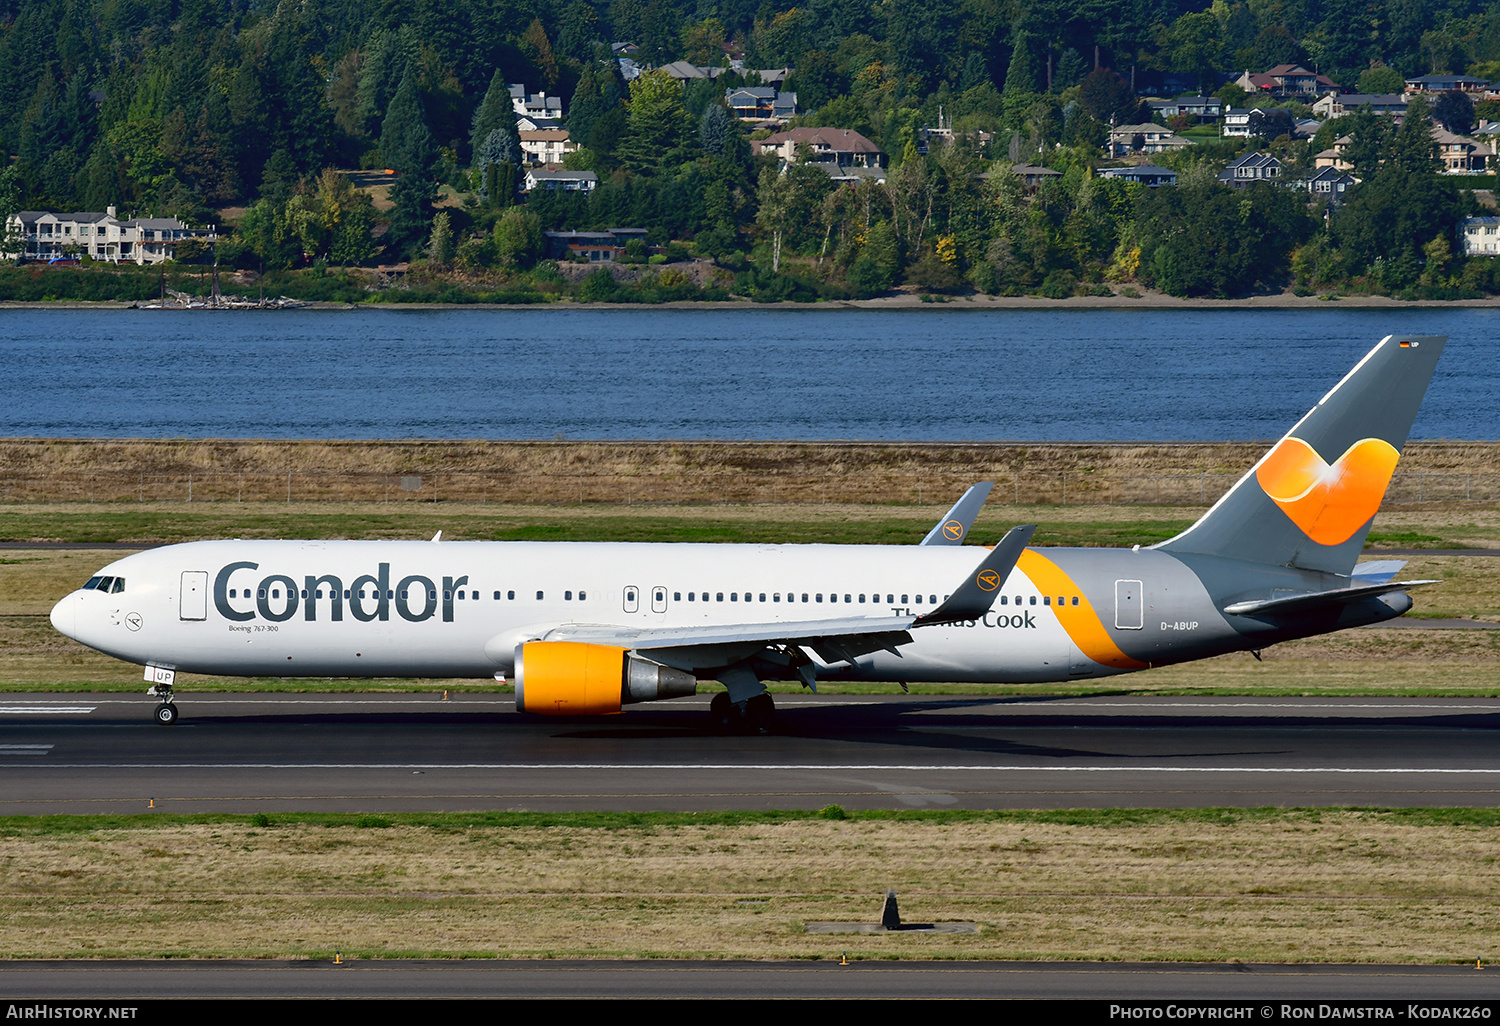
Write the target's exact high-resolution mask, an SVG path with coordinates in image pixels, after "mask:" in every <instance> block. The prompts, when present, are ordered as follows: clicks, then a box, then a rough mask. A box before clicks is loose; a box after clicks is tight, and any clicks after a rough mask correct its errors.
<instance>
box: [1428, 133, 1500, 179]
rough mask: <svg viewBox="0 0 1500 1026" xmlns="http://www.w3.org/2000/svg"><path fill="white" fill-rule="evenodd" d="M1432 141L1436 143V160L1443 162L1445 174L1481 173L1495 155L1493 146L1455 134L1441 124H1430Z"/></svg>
mask: <svg viewBox="0 0 1500 1026" xmlns="http://www.w3.org/2000/svg"><path fill="white" fill-rule="evenodd" d="M1432 141H1433V142H1435V143H1437V151H1438V160H1440V161H1442V163H1443V174H1445V175H1477V174H1482V173H1483V172H1484V170H1485V168H1486V166H1487V165H1488V163H1489V159H1490V158H1491V157H1493V156H1494V155H1495V150H1494V147H1492V146H1490V145H1489V144H1488V143H1482V142H1480V141H1479V140H1478V139H1471V138H1469V137H1468V136H1466V135H1455V134H1453V133H1452V132H1450V131H1448V130H1447V129H1446V128H1444V127H1443V126H1442V125H1433V126H1432Z"/></svg>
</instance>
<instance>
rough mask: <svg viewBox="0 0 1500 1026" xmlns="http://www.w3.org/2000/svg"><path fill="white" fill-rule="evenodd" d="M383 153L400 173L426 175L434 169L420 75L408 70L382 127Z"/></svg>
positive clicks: (433, 149)
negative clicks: (418, 79)
mask: <svg viewBox="0 0 1500 1026" xmlns="http://www.w3.org/2000/svg"><path fill="white" fill-rule="evenodd" d="M380 152H381V155H382V156H384V157H385V160H386V163H387V164H388V165H389V166H390V167H391V168H393V169H395V171H396V173H397V174H400V175H411V176H426V175H428V174H429V173H430V172H431V170H432V162H433V158H434V157H435V156H436V152H437V151H436V149H435V148H434V146H433V145H432V133H431V132H429V131H428V130H427V122H426V119H425V118H424V117H423V114H422V101H421V98H420V97H419V96H418V95H417V80H416V76H415V75H413V74H412V73H411V71H410V70H408V71H407V73H406V74H405V75H403V76H402V78H401V87H400V88H399V89H397V90H396V95H395V97H394V98H393V99H392V100H391V106H390V109H389V110H388V111H387V112H386V115H385V122H384V123H383V124H382V125H381V128H380Z"/></svg>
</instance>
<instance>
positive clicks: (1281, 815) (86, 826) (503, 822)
mask: <svg viewBox="0 0 1500 1026" xmlns="http://www.w3.org/2000/svg"><path fill="white" fill-rule="evenodd" d="M1349 815H1352V816H1358V817H1359V818H1361V819H1362V820H1365V821H1369V822H1386V821H1388V822H1390V823H1398V824H1402V825H1404V826H1412V827H1423V826H1445V827H1446V826H1465V827H1475V828H1482V829H1486V830H1494V829H1500V809H1486V808H1463V807H1448V808H1391V807H1385V806H1354V805H1350V806H1334V807H1328V806H1318V807H1282V806H1273V805H1264V806H1254V807H1250V808H1238V807H1211V808H1164V809H1107V808H1106V809H846V808H844V807H843V806H840V805H827V806H824V807H823V808H821V809H745V810H735V809H726V810H710V811H704V812H666V811H658V812H613V811H580V812H530V811H479V812H390V813H379V814H372V813H365V812H273V813H264V812H256V813H250V814H245V813H217V812H205V813H171V812H151V813H140V814H134V815H102V814H83V815H48V816H0V837H45V836H53V835H57V836H66V835H80V834H92V833H97V832H98V831H101V830H160V829H164V828H168V827H181V826H238V827H244V828H246V829H260V830H269V829H275V828H278V827H293V826H299V827H304V826H305V827H324V828H328V829H350V828H352V829H357V830H388V829H391V828H392V827H398V826H400V827H420V828H424V829H428V830H438V831H466V830H481V829H483V830H489V829H497V830H516V829H526V830H649V829H655V828H665V827H689V826H691V827H723V826H735V827H741V826H756V825H764V824H772V823H799V822H807V821H813V820H832V821H849V822H869V823H927V824H933V825H950V824H957V823H1021V824H1025V823H1057V824H1065V825H1067V826H1079V827H1096V828H1100V829H1111V828H1116V827H1150V826H1161V825H1165V824H1213V825H1219V826H1231V825H1234V824H1239V823H1250V822H1256V823H1270V822H1277V823H1321V822H1323V821H1324V819H1325V818H1329V817H1338V816H1349Z"/></svg>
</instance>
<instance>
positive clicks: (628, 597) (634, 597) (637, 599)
mask: <svg viewBox="0 0 1500 1026" xmlns="http://www.w3.org/2000/svg"><path fill="white" fill-rule="evenodd" d="M640 608H641V589H639V588H637V587H636V586H635V585H633V584H627V585H626V586H625V612H627V613H636V612H639V611H640Z"/></svg>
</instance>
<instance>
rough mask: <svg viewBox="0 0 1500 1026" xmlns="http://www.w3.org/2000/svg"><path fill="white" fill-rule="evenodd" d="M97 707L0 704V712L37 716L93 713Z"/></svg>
mask: <svg viewBox="0 0 1500 1026" xmlns="http://www.w3.org/2000/svg"><path fill="white" fill-rule="evenodd" d="M95 708H96V707H95V706H92V705H0V714H9V715H12V716H35V715H43V714H46V713H59V714H62V715H65V716H66V715H70V714H71V715H80V714H83V713H91V712H93V711H94V709H95Z"/></svg>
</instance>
